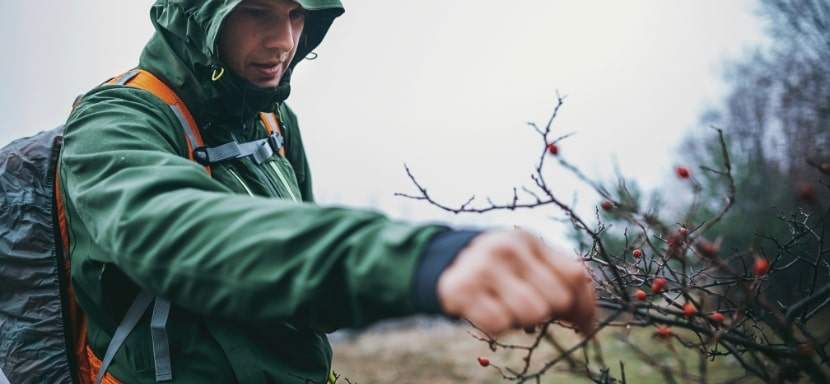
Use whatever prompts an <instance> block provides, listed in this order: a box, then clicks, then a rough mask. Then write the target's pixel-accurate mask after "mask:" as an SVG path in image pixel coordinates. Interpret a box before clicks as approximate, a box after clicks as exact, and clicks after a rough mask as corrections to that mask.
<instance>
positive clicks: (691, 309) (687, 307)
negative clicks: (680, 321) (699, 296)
mask: <svg viewBox="0 0 830 384" xmlns="http://www.w3.org/2000/svg"><path fill="white" fill-rule="evenodd" d="M696 313H697V308H695V305H694V304H692V303H686V304H684V305H683V316H685V317H692V316H694V315H695V314H696Z"/></svg>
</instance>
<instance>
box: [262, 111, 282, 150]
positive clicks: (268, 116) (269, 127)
mask: <svg viewBox="0 0 830 384" xmlns="http://www.w3.org/2000/svg"><path fill="white" fill-rule="evenodd" d="M259 118H260V120H262V125H263V126H264V127H265V132H267V133H268V136H273V135H274V133H275V132H276V136H277V137H281V136H282V135H283V133H282V129H280V120H279V119H278V118H277V115H276V114H274V113H265V112H260V114H259ZM277 147H279V154H280V156H281V157H285V146H284V145H282V143H280V144H279V145H277Z"/></svg>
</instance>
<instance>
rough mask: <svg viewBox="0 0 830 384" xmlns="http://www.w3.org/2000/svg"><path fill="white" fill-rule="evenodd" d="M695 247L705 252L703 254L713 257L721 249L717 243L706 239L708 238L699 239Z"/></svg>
mask: <svg viewBox="0 0 830 384" xmlns="http://www.w3.org/2000/svg"><path fill="white" fill-rule="evenodd" d="M695 247H696V248H697V250H698V251H699V252H700V253H701V254H703V256H708V257H712V256H715V255H717V254H718V251H719V250H720V249H719V247H718V246H717V245H715V244H714V243H712V242H710V241H706V240H700V241H698V242H697V244H695Z"/></svg>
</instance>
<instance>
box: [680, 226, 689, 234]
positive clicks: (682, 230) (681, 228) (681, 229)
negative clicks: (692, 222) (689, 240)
mask: <svg viewBox="0 0 830 384" xmlns="http://www.w3.org/2000/svg"><path fill="white" fill-rule="evenodd" d="M677 234H678V235H680V236H683V237H686V236H688V235H689V228H686V226H685V225H684V226H682V227H680V229H678V230H677Z"/></svg>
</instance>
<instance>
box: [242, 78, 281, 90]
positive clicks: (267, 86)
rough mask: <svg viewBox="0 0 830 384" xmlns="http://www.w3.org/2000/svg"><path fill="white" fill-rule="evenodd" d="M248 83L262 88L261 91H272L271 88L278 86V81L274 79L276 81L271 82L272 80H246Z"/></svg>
mask: <svg viewBox="0 0 830 384" xmlns="http://www.w3.org/2000/svg"><path fill="white" fill-rule="evenodd" d="M248 81H249V82H250V83H251V84H253V85H254V86H255V87H257V88H262V89H273V88H276V87H277V86H278V85H279V84H280V80H279V79H276V80H273V79H271V80H262V79H258V80H251V79H248Z"/></svg>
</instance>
